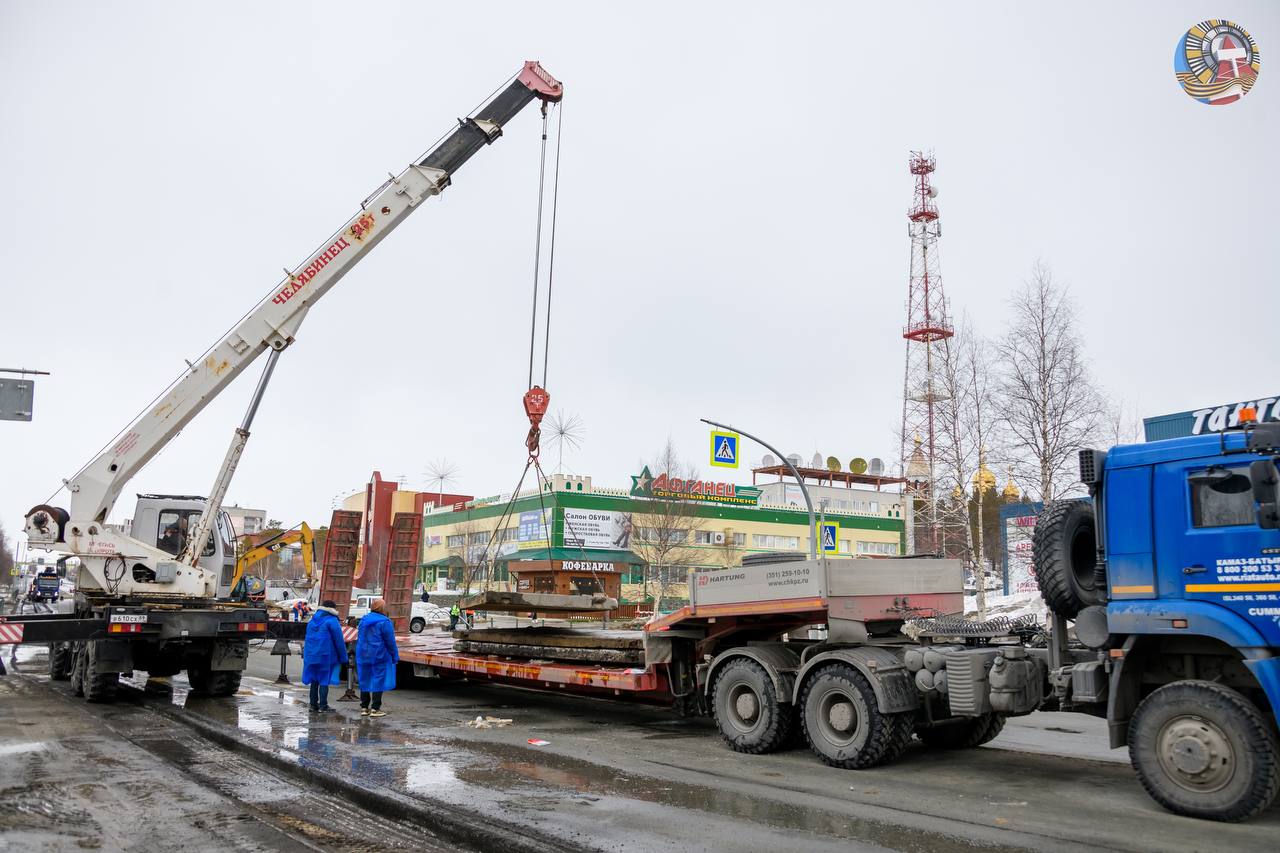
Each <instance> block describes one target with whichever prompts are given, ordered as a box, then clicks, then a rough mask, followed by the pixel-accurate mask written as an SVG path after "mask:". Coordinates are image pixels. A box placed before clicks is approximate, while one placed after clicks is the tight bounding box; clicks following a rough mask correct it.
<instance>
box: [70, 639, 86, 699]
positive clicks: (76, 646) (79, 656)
mask: <svg viewBox="0 0 1280 853" xmlns="http://www.w3.org/2000/svg"><path fill="white" fill-rule="evenodd" d="M86 646H88V643H85V642H84V641H78V642H74V643H72V644H71V690H72V692H73V693H74V694H75V695H76V696H83V695H84V670H85V651H86Z"/></svg>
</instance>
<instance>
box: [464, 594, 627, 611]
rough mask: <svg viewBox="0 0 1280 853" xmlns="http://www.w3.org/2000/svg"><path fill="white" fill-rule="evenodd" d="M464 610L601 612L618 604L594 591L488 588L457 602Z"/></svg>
mask: <svg viewBox="0 0 1280 853" xmlns="http://www.w3.org/2000/svg"><path fill="white" fill-rule="evenodd" d="M458 606H460V607H461V608H462V609H463V610H506V611H518V612H524V611H529V612H534V613H545V612H547V611H576V612H580V613H583V612H601V611H605V610H613V609H615V608H616V607H617V606H618V600H617V599H616V598H610V597H609V596H607V595H604V594H602V593H595V594H594V595H556V594H554V593H549V592H503V591H502V590H496V589H491V590H487V591H485V592H478V593H476V594H474V595H468V596H467V597H465V598H463V599H462V600H461V601H459V602H458Z"/></svg>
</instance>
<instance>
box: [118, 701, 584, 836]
mask: <svg viewBox="0 0 1280 853" xmlns="http://www.w3.org/2000/svg"><path fill="white" fill-rule="evenodd" d="M121 691H122V692H125V691H127V692H129V693H133V694H136V696H137V698H138V700H139V702H140V704H142V705H143V706H144V707H146V708H147V709H149V710H153V711H156V712H157V713H160V714H163V715H164V716H165V717H167V718H168V719H170V720H173V721H174V722H176V723H180V724H182V725H184V726H187V727H188V728H190V729H192V730H194V731H195V732H196V733H198V734H199V735H200V736H202V737H204V738H207V739H208V740H211V741H213V742H214V743H216V744H218V745H219V746H221V747H223V748H224V749H228V750H231V751H234V752H240V753H243V754H246V755H249V756H250V757H252V758H254V759H256V760H258V761H261V762H262V763H264V764H267V765H269V766H270V767H271V768H272V769H274V770H278V771H280V772H282V773H284V774H285V775H287V776H290V777H292V778H294V779H297V780H298V781H300V782H305V783H308V784H311V785H316V786H319V787H323V788H326V789H328V790H331V791H339V792H341V793H342V794H343V795H344V796H346V797H347V798H348V799H350V800H351V801H352V802H353V803H355V804H357V805H359V806H361V807H363V808H366V809H369V810H370V811H377V812H379V813H381V814H384V815H388V816H391V817H396V818H401V819H405V820H409V821H412V822H414V823H420V824H422V825H424V826H426V827H427V828H429V829H431V830H432V831H434V832H436V833H438V834H439V835H440V836H441V840H442V841H445V842H454V843H461V844H466V845H469V846H472V847H474V848H475V849H477V850H503V851H514V853H553V851H565V850H568V851H588V850H592V849H593V848H588V847H580V846H575V845H573V844H572V843H571V842H569V841H567V840H565V839H561V838H554V837H552V836H549V835H543V834H541V833H537V832H531V831H530V830H529V829H528V828H526V827H521V826H513V825H511V824H507V823H502V822H499V821H496V820H495V819H493V818H490V817H488V816H483V817H481V816H477V815H473V814H469V813H467V812H464V811H463V810H462V809H460V808H458V807H457V806H454V805H451V804H448V803H441V802H435V801H428V800H425V799H423V798H420V797H418V796H416V795H412V794H401V793H392V792H391V791H390V790H389V789H387V788H385V787H383V786H381V785H370V786H369V787H366V786H365V785H361V784H358V783H356V782H353V781H352V780H351V779H349V778H346V777H343V776H338V775H337V774H334V773H331V772H329V771H327V770H323V769H320V768H317V767H303V766H302V765H300V764H298V763H297V761H294V760H290V759H289V758H287V757H285V756H283V755H281V754H280V751H279V749H278V748H275V747H272V746H268V745H267V744H265V743H262V745H261V746H259V745H257V744H254V743H252V742H251V741H259V743H261V741H260V739H259V738H257V737H256V736H255V735H251V734H248V733H246V732H243V731H241V730H240V729H232V728H231V727H230V726H226V725H223V724H222V723H216V722H213V721H211V720H205V719H202V718H200V717H198V716H193V715H191V714H189V713H187V712H185V711H182V710H181V709H179V708H176V707H174V706H173V705H172V704H169V703H168V702H165V703H163V704H162V703H160V702H158V701H154V700H151V701H149V700H147V699H146V698H145V696H144V694H143V693H142V691H141V690H138V689H137V688H134V687H125V686H124V685H121ZM486 823H489V824H494V825H492V826H490V825H485V824H486Z"/></svg>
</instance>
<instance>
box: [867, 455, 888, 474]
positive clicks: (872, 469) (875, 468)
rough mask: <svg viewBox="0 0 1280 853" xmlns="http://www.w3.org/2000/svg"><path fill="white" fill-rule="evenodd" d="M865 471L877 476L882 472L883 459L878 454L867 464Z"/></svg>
mask: <svg viewBox="0 0 1280 853" xmlns="http://www.w3.org/2000/svg"><path fill="white" fill-rule="evenodd" d="M867 472H868V473H870V474H871V476H873V477H879V476H880V475H881V474H883V473H884V460H883V459H881V458H880V457H879V456H877V457H875V458H874V459H872V460H871V463H870V464H869V465H868V466H867Z"/></svg>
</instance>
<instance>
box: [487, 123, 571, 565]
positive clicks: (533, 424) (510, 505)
mask: <svg viewBox="0 0 1280 853" xmlns="http://www.w3.org/2000/svg"><path fill="white" fill-rule="evenodd" d="M553 106H554V107H555V108H556V109H557V112H556V156H555V175H554V176H553V177H552V181H551V233H550V235H549V241H548V243H549V245H548V258H547V264H548V269H547V307H546V312H547V317H546V323H545V325H544V327H543V341H542V385H541V386H535V385H534V384H533V370H534V365H535V364H536V359H535V354H536V351H537V340H538V285H539V282H540V280H541V278H542V231H543V228H542V222H543V210H544V208H545V206H546V189H547V131H548V128H549V125H550V115H549V110H548V105H547V102H546V101H543V103H542V148H541V151H540V153H539V156H538V216H537V232H536V234H535V237H534V248H533V300H532V307H531V309H530V312H529V314H530V316H529V382H528V389H529V393H526V394H525V411H526V414H528V415H529V421H530V427H529V435H528V437H527V438H526V439H525V446H526V448H527V449H528V451H529V458H528V461H527V462H526V463H525V466H524V471H523V472H521V474H520V479H519V481H517V483H516V488H515V490H514V491H512V493H511V497H510V499H509V500H508V501H507V504H506V506H505V507H504V508H503V510H502V513H501V515H500V516H499V517H498V524H497V526H496V527H495V528H494V529H493V531H492V532H491V533H490V534H489V541H488V543H487V544H486V545H485V548H484V556H483V558H482V560H481V562H482V563H484V564H489V563H490V555H491V554H492V555H493V556H495V557H496V556H498V555H497V554H496V551H495V548H494V546H495V545H498V544H500V543H499V542H498V537H499V536H501V535H502V530H503V529H504V528H503V525H504V524H505V523H506V520H507V519H508V518H510V516H511V512H512V510H513V509H514V507H515V502H516V500H517V498H519V496H520V488H521V487H522V486H523V485H524V479H525V477H526V476H528V474H529V469H530V468H533V469H534V470H535V472H536V474H537V478H538V504H539V507H540V511H541V514H540V523H541V524H542V525H544V528H545V529H546V530H547V551H548V557H549V556H550V549H551V535H550V529H549V528H550V525H549V524H548V519H547V517H546V512H547V508H546V502H545V499H544V497H543V488H542V484H543V482H544V481H545V480H546V473H545V472H544V471H543V470H542V465H541V463H540V462H539V461H538V454H539V452H540V448H539V439H540V436H541V429H540V427H539V423H540V422H541V420H542V415H543V413H544V410H545V401H546V399H547V395H546V393H545V391H543V390H542V389H545V387H546V384H547V369H548V362H549V349H550V344H551V285H552V281H553V279H554V276H555V259H556V215H557V212H558V210H559V201H560V138H561V128H562V126H563V120H564V112H563V105H561V104H558V103H557V104H554V105H553ZM535 388H538V390H539V391H541V392H542V395H541V396H542V407H543V409H542V410H538V411H536V412H535V411H534V410H532V409H531V408H530V405H529V397H530V394H532V393H534V389H535ZM474 568H478V567H473V568H472V569H471V570H469V571H468V572H467V573H466V584H467V587H468V588H470V585H471V580H472V577H473V576H474ZM495 569H496V566H495ZM491 579H492V578H491ZM510 582H511V581H510V576H509V575H508V578H507V583H508V588H509V586H510Z"/></svg>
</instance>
